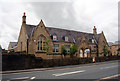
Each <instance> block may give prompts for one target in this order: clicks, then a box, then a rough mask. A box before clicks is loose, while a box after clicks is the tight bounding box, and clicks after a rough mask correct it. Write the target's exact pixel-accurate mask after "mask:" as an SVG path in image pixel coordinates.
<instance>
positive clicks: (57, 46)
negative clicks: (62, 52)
mask: <svg viewBox="0 0 120 81" xmlns="http://www.w3.org/2000/svg"><path fill="white" fill-rule="evenodd" d="M53 52H59V44H53Z"/></svg>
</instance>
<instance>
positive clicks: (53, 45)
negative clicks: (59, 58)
mask: <svg viewBox="0 0 120 81" xmlns="http://www.w3.org/2000/svg"><path fill="white" fill-rule="evenodd" d="M53 52H55V44H53Z"/></svg>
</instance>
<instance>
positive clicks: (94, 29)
mask: <svg viewBox="0 0 120 81" xmlns="http://www.w3.org/2000/svg"><path fill="white" fill-rule="evenodd" d="M96 30H97V29H96V27H95V26H94V28H93V34H94V35H96V34H97V31H96Z"/></svg>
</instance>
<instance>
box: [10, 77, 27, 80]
mask: <svg viewBox="0 0 120 81" xmlns="http://www.w3.org/2000/svg"><path fill="white" fill-rule="evenodd" d="M27 78H29V77H21V78H12V80H15V79H27Z"/></svg>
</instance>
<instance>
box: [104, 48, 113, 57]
mask: <svg viewBox="0 0 120 81" xmlns="http://www.w3.org/2000/svg"><path fill="white" fill-rule="evenodd" d="M103 54H104V56H106V55H107V54H108V55H110V54H111V51H110V50H108V49H107V47H106V46H104V47H103Z"/></svg>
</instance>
